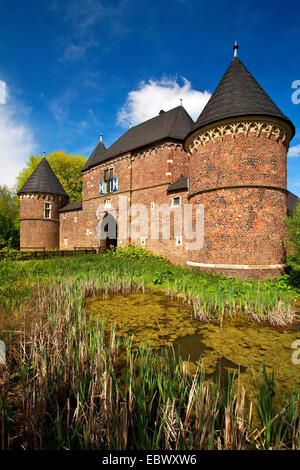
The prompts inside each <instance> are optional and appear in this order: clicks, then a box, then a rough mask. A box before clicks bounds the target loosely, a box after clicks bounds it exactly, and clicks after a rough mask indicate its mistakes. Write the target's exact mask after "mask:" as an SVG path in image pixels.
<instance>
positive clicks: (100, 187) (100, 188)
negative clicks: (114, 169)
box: [99, 181, 104, 194]
mask: <svg viewBox="0 0 300 470" xmlns="http://www.w3.org/2000/svg"><path fill="white" fill-rule="evenodd" d="M103 190H104V181H100V183H99V194H103Z"/></svg>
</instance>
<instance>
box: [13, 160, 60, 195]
mask: <svg viewBox="0 0 300 470" xmlns="http://www.w3.org/2000/svg"><path fill="white" fill-rule="evenodd" d="M24 193H49V194H59V195H61V196H66V197H68V195H67V193H66V192H65V190H64V188H63V187H62V185H61V184H60V182H59V181H58V179H57V177H56V176H55V174H54V172H53V170H52V168H51V166H50V165H49V163H48V162H47V160H46V158H43V159H42V161H41V162H40V163H39V164H38V166H37V167H36V169H35V170H34V172H33V173H32V175H31V176H29V178H28V180H27V181H26V183H25V184H24V185H23V186H22V188H21V189H20V191H19V192H18V195H19V194H24Z"/></svg>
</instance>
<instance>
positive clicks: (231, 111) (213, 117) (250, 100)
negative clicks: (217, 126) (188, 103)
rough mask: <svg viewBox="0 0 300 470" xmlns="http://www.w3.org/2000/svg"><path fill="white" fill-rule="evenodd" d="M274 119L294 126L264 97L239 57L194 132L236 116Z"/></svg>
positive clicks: (263, 92)
mask: <svg viewBox="0 0 300 470" xmlns="http://www.w3.org/2000/svg"><path fill="white" fill-rule="evenodd" d="M246 115H247V116H249V115H256V116H257V115H260V116H267V117H275V118H278V119H282V120H284V121H286V122H287V123H288V124H289V126H290V127H291V129H292V133H293V136H294V134H295V127H294V125H293V123H292V122H291V121H290V120H289V118H288V117H286V116H285V115H284V114H283V113H282V112H281V111H280V109H279V108H277V106H276V104H275V103H274V102H273V101H272V100H271V98H270V97H269V96H268V95H267V93H266V92H265V91H264V89H263V88H262V87H261V86H260V85H259V83H258V82H257V81H256V80H255V78H254V77H253V76H252V75H251V73H250V72H249V71H248V70H247V68H246V67H245V66H244V64H243V63H242V61H241V60H240V59H239V58H238V57H234V58H233V60H232V62H231V64H230V65H229V67H228V69H227V70H226V72H225V74H224V76H223V78H222V80H221V81H220V83H219V85H218V86H217V88H216V89H215V91H214V93H213V94H212V96H211V98H210V99H209V101H208V103H207V104H206V106H205V107H204V109H203V111H202V112H201V114H200V116H199V118H198V120H197V121H196V124H195V125H194V127H193V131H195V130H196V129H199V128H201V127H203V126H206V125H207V124H211V123H213V122H215V121H220V120H222V119H226V118H231V117H236V116H246Z"/></svg>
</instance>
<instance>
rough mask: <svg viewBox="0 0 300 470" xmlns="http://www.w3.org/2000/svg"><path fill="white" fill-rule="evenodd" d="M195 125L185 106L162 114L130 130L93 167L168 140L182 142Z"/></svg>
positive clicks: (96, 159)
mask: <svg viewBox="0 0 300 470" xmlns="http://www.w3.org/2000/svg"><path fill="white" fill-rule="evenodd" d="M193 124H194V121H193V120H192V118H191V117H190V115H189V114H188V113H187V112H186V110H185V109H184V108H183V106H178V107H177V108H173V109H171V110H170V111H166V112H160V113H159V115H158V116H155V117H154V118H152V119H148V121H145V122H142V123H141V124H138V125H137V126H134V127H132V128H130V129H128V131H127V132H125V134H123V135H122V136H121V137H120V138H119V139H118V140H116V142H114V143H113V144H112V145H111V146H110V147H109V148H108V149H107V150H106V152H104V153H101V154H97V157H96V158H95V159H94V160H93V165H96V164H98V163H102V162H105V161H106V160H110V159H111V158H114V157H116V156H118V155H122V154H124V153H126V152H131V151H133V150H136V149H138V148H142V147H145V146H147V145H150V144H153V143H154V142H158V141H160V140H165V139H167V138H170V139H175V140H181V141H182V140H183V139H184V138H185V136H186V134H187V133H188V132H190V131H191V129H192V126H193ZM96 149H97V147H96ZM96 149H95V150H94V152H95V151H96ZM94 152H93V153H94Z"/></svg>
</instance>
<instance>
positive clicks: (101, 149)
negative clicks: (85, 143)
mask: <svg viewBox="0 0 300 470" xmlns="http://www.w3.org/2000/svg"><path fill="white" fill-rule="evenodd" d="M105 151H106V147H105V145H104V143H103V142H102V140H100V142H99V143H98V145H97V147H96V148H95V149H94V151H93V153H92V154H91V156H90V158H89V159H88V161H87V162H86V164H85V165H84V167H83V168H82V170H81V171H85V170H88V169H89V168H90V167H91V166H93V165H95V163H96V162H97V161H98V160H99V159H101V155H102V154H103V153H104V152H105Z"/></svg>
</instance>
